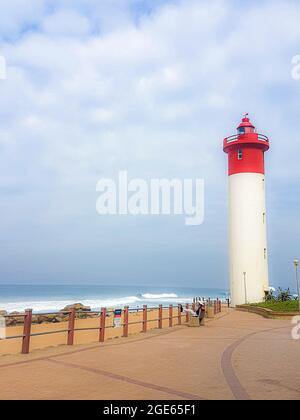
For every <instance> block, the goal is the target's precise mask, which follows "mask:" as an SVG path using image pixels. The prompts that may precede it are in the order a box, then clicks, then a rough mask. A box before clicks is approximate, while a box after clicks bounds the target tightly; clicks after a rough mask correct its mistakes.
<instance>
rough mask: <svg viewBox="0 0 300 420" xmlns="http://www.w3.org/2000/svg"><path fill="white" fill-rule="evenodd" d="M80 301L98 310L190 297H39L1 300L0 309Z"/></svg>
mask: <svg viewBox="0 0 300 420" xmlns="http://www.w3.org/2000/svg"><path fill="white" fill-rule="evenodd" d="M78 302H80V303H82V304H83V305H84V306H89V307H90V308H91V309H92V310H96V311H97V310H100V308H102V307H105V308H117V307H120V308H123V307H124V306H130V307H132V308H137V307H141V306H142V305H144V304H148V305H149V306H150V305H151V306H153V305H154V306H155V305H158V304H164V303H165V304H169V303H170V304H171V303H173V304H176V303H182V302H184V303H188V302H192V298H191V297H179V296H178V295H177V294H176V293H159V294H155V293H144V294H140V295H136V296H124V297H107V298H101V297H99V298H98V299H97V298H96V299H80V298H79V297H78V298H73V299H68V300H67V299H66V298H65V299H57V300H53V299H49V300H46V299H43V300H42V299H41V300H33V299H30V298H29V299H28V300H22V301H21V300H20V301H18V302H16V301H15V302H1V301H0V310H5V311H7V312H9V313H10V312H24V310H25V309H27V308H31V309H32V310H33V311H34V312H36V313H45V312H58V311H60V310H62V309H63V308H64V307H65V306H67V305H72V304H74V303H78Z"/></svg>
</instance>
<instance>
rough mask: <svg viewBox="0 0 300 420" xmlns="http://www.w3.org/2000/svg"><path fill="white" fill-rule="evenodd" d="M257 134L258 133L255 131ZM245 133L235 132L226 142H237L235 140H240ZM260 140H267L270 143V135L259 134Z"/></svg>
mask: <svg viewBox="0 0 300 420" xmlns="http://www.w3.org/2000/svg"><path fill="white" fill-rule="evenodd" d="M255 134H257V133H255ZM244 135H245V134H234V135H233V136H229V137H227V138H226V139H225V140H226V143H227V144H228V143H233V142H235V141H238V140H239V138H240V137H241V136H244ZM246 135H247V133H246ZM257 138H258V140H261V141H266V142H267V143H269V139H268V137H267V136H265V135H264V134H258V137H257Z"/></svg>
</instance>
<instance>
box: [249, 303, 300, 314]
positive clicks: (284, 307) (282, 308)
mask: <svg viewBox="0 0 300 420" xmlns="http://www.w3.org/2000/svg"><path fill="white" fill-rule="evenodd" d="M251 306H258V307H260V308H266V309H271V310H272V311H276V312H299V303H298V300H291V301H287V302H277V301H270V302H262V303H257V304H252V305H251Z"/></svg>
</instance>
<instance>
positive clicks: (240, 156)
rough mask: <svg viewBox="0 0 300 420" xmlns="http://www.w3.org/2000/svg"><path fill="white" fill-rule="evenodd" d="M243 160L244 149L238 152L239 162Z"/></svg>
mask: <svg viewBox="0 0 300 420" xmlns="http://www.w3.org/2000/svg"><path fill="white" fill-rule="evenodd" d="M242 159H243V151H242V149H239V150H238V160H242Z"/></svg>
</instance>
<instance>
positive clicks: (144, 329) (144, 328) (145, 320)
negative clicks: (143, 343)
mask: <svg viewBox="0 0 300 420" xmlns="http://www.w3.org/2000/svg"><path fill="white" fill-rule="evenodd" d="M147 316H148V312H147V305H144V306H143V333H146V332H147Z"/></svg>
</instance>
